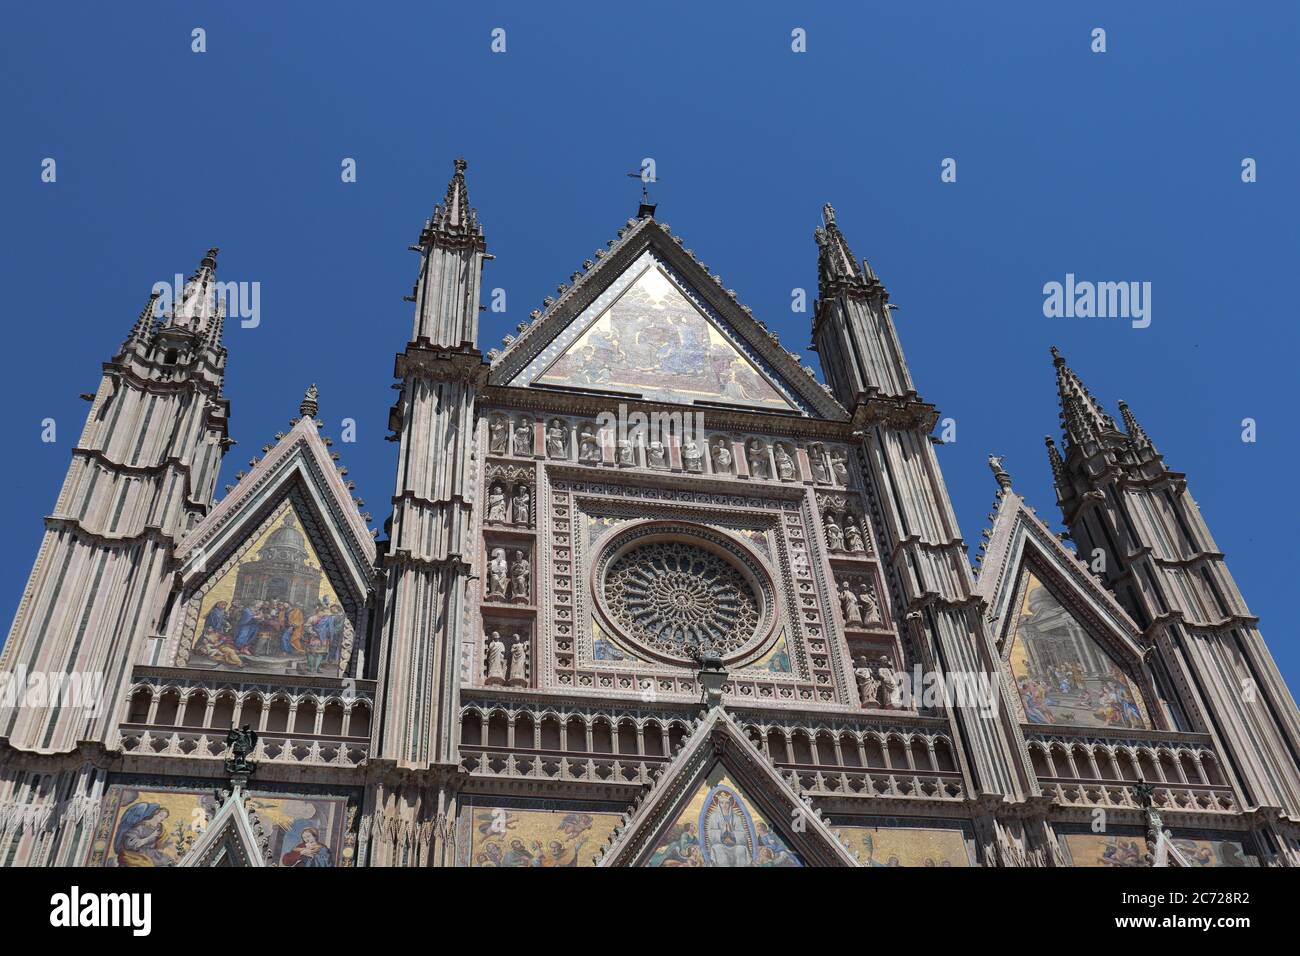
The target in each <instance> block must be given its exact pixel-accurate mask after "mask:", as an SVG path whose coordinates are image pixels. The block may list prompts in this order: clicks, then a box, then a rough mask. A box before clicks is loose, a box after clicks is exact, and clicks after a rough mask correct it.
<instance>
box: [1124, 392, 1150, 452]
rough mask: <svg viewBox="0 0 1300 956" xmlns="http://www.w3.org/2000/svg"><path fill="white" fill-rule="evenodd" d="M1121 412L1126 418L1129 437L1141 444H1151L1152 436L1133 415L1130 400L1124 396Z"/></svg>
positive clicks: (1125, 427)
mask: <svg viewBox="0 0 1300 956" xmlns="http://www.w3.org/2000/svg"><path fill="white" fill-rule="evenodd" d="M1119 414H1120V417H1121V418H1123V419H1124V431H1125V432H1126V433H1127V434H1128V437H1129V438H1131V439H1133V441H1135V442H1137V443H1138V444H1139V445H1150V444H1151V436H1150V435H1148V434H1147V432H1146V429H1145V428H1143V427H1142V426H1141V425H1139V424H1138V420H1137V419H1136V418H1135V417H1133V412H1132V411H1130V410H1129V407H1128V402H1126V401H1124V399H1122V398H1121V399H1120V400H1119Z"/></svg>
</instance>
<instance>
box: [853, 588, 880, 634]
mask: <svg viewBox="0 0 1300 956" xmlns="http://www.w3.org/2000/svg"><path fill="white" fill-rule="evenodd" d="M858 605H859V606H860V607H861V608H862V620H863V621H864V622H865V623H867V624H875V623H877V622H879V620H880V604H879V603H878V602H877V601H876V594H875V591H874V590H873V589H872V587H871V585H870V584H868V583H867V582H866V581H863V582H862V584H861V586H860V587H859V588H858Z"/></svg>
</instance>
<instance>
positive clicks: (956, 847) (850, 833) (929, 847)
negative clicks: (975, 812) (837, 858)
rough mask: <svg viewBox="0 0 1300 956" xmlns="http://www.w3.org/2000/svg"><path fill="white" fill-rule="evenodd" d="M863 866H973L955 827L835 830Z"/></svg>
mask: <svg viewBox="0 0 1300 956" xmlns="http://www.w3.org/2000/svg"><path fill="white" fill-rule="evenodd" d="M836 829H837V830H838V831H839V832H840V834H841V835H842V837H843V839H844V842H845V844H847V845H848V847H849V849H851V850H855V851H857V854H858V857H859V858H860V859H861V860H862V863H863V865H864V866H921V867H925V866H933V867H944V866H975V865H976V863H975V857H974V853H973V850H972V848H971V845H970V841H969V839H968V837H967V834H966V832H965V830H963V829H960V828H957V827H936V826H906V825H898V824H892V823H891V824H882V825H881V826H873V827H867V826H841V827H837V828H836Z"/></svg>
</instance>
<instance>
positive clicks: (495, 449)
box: [488, 415, 510, 455]
mask: <svg viewBox="0 0 1300 956" xmlns="http://www.w3.org/2000/svg"><path fill="white" fill-rule="evenodd" d="M509 440H510V424H509V423H508V422H507V421H506V420H505V419H504V418H502V417H501V416H500V415H493V416H492V417H491V418H490V419H489V420H488V451H490V452H491V453H492V454H494V455H504V454H505V453H506V442H508V441H509Z"/></svg>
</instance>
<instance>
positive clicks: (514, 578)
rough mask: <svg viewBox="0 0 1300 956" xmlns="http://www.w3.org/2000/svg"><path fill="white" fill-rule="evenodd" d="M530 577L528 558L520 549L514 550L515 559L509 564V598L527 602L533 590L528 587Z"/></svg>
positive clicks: (530, 570) (530, 569)
mask: <svg viewBox="0 0 1300 956" xmlns="http://www.w3.org/2000/svg"><path fill="white" fill-rule="evenodd" d="M531 577H532V567H531V566H530V565H529V563H528V559H527V558H525V557H524V553H523V552H522V551H516V552H515V559H514V561H512V562H511V564H510V600H512V601H523V602H524V603H525V604H527V603H528V602H529V601H530V600H531V599H532V595H533V592H532V588H531V587H529V579H530V578H531Z"/></svg>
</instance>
